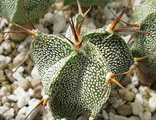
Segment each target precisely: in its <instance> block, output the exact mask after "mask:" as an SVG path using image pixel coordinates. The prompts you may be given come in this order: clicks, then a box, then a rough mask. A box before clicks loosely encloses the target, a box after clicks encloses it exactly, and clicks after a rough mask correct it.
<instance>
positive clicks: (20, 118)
mask: <svg viewBox="0 0 156 120" xmlns="http://www.w3.org/2000/svg"><path fill="white" fill-rule="evenodd" d="M24 119H25V115H21V114H19V115H17V116H16V117H15V120H24Z"/></svg>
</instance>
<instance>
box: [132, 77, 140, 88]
mask: <svg viewBox="0 0 156 120" xmlns="http://www.w3.org/2000/svg"><path fill="white" fill-rule="evenodd" d="M131 82H132V84H133V85H134V86H138V85H139V79H138V77H137V76H133V77H132V80H131Z"/></svg>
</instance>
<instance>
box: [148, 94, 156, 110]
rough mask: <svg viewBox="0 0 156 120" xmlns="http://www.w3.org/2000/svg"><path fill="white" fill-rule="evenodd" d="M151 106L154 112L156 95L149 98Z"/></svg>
mask: <svg viewBox="0 0 156 120" xmlns="http://www.w3.org/2000/svg"><path fill="white" fill-rule="evenodd" d="M149 107H150V110H151V112H154V111H155V110H156V95H155V96H152V97H151V98H150V99H149Z"/></svg>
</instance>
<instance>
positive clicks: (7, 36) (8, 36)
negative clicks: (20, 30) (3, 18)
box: [4, 28, 10, 40]
mask: <svg viewBox="0 0 156 120" xmlns="http://www.w3.org/2000/svg"><path fill="white" fill-rule="evenodd" d="M8 31H10V28H7V29H5V30H4V32H8ZM4 36H5V37H4V40H9V38H10V35H9V34H8V33H5V34H4Z"/></svg>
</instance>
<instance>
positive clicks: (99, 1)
mask: <svg viewBox="0 0 156 120" xmlns="http://www.w3.org/2000/svg"><path fill="white" fill-rule="evenodd" d="M79 2H80V4H81V5H99V6H102V7H105V6H106V5H107V4H108V3H110V2H114V0H79ZM63 4H64V5H69V4H77V0H64V3H63Z"/></svg>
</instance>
